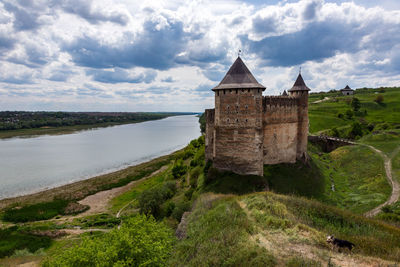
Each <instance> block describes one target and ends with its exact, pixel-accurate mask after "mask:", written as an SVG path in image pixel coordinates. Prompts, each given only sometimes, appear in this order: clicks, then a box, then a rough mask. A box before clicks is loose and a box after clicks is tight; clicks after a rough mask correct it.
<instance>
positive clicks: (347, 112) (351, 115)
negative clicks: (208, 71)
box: [346, 109, 354, 120]
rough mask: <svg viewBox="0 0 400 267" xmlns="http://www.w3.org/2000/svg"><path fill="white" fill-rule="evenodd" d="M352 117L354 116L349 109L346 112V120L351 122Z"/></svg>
mask: <svg viewBox="0 0 400 267" xmlns="http://www.w3.org/2000/svg"><path fill="white" fill-rule="evenodd" d="M353 115H354V113H353V111H351V110H350V109H349V110H346V118H348V119H349V120H351V119H352V118H353Z"/></svg>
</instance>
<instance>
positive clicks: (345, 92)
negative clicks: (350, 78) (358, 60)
mask: <svg viewBox="0 0 400 267" xmlns="http://www.w3.org/2000/svg"><path fill="white" fill-rule="evenodd" d="M340 92H342V94H343V95H353V94H354V90H353V89H351V88H350V87H349V86H348V85H346V87H345V88H343V89H341V90H340Z"/></svg>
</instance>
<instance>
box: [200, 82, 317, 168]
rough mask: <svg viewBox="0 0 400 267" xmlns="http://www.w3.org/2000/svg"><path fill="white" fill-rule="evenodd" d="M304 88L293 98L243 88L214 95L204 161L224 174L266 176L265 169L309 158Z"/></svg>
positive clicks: (294, 91) (298, 88) (297, 89)
mask: <svg viewBox="0 0 400 267" xmlns="http://www.w3.org/2000/svg"><path fill="white" fill-rule="evenodd" d="M299 79H300V80H301V81H303V79H302V77H301V75H299V77H298V78H297V80H296V82H297V81H298V80H299ZM303 84H304V81H303ZM303 84H302V85H301V86H300V85H298V86H293V87H292V89H290V90H289V96H262V91H263V89H262V88H261V89H260V88H241V87H240V84H238V85H237V88H234V86H233V85H232V84H230V89H218V90H214V92H215V109H211V110H210V109H209V110H206V141H205V142H206V160H212V161H213V165H214V167H216V168H218V169H221V170H229V171H233V172H235V173H238V174H254V175H260V176H262V175H263V164H277V163H294V162H296V160H305V159H307V158H308V157H307V136H308V90H309V89H308V87H307V86H306V85H305V84H304V85H303ZM214 89H215V88H214Z"/></svg>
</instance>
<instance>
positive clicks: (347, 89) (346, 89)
mask: <svg viewBox="0 0 400 267" xmlns="http://www.w3.org/2000/svg"><path fill="white" fill-rule="evenodd" d="M340 91H354V90H353V89H351V88H350V86H348V85H346V87H345V88H343V89H341V90H340Z"/></svg>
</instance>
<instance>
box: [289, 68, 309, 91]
mask: <svg viewBox="0 0 400 267" xmlns="http://www.w3.org/2000/svg"><path fill="white" fill-rule="evenodd" d="M294 91H310V88H308V87H307V85H306V84H305V82H304V80H303V77H302V76H301V73H299V76H297V79H296V81H295V83H294V84H293V87H292V88H291V89H289V92H294Z"/></svg>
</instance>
